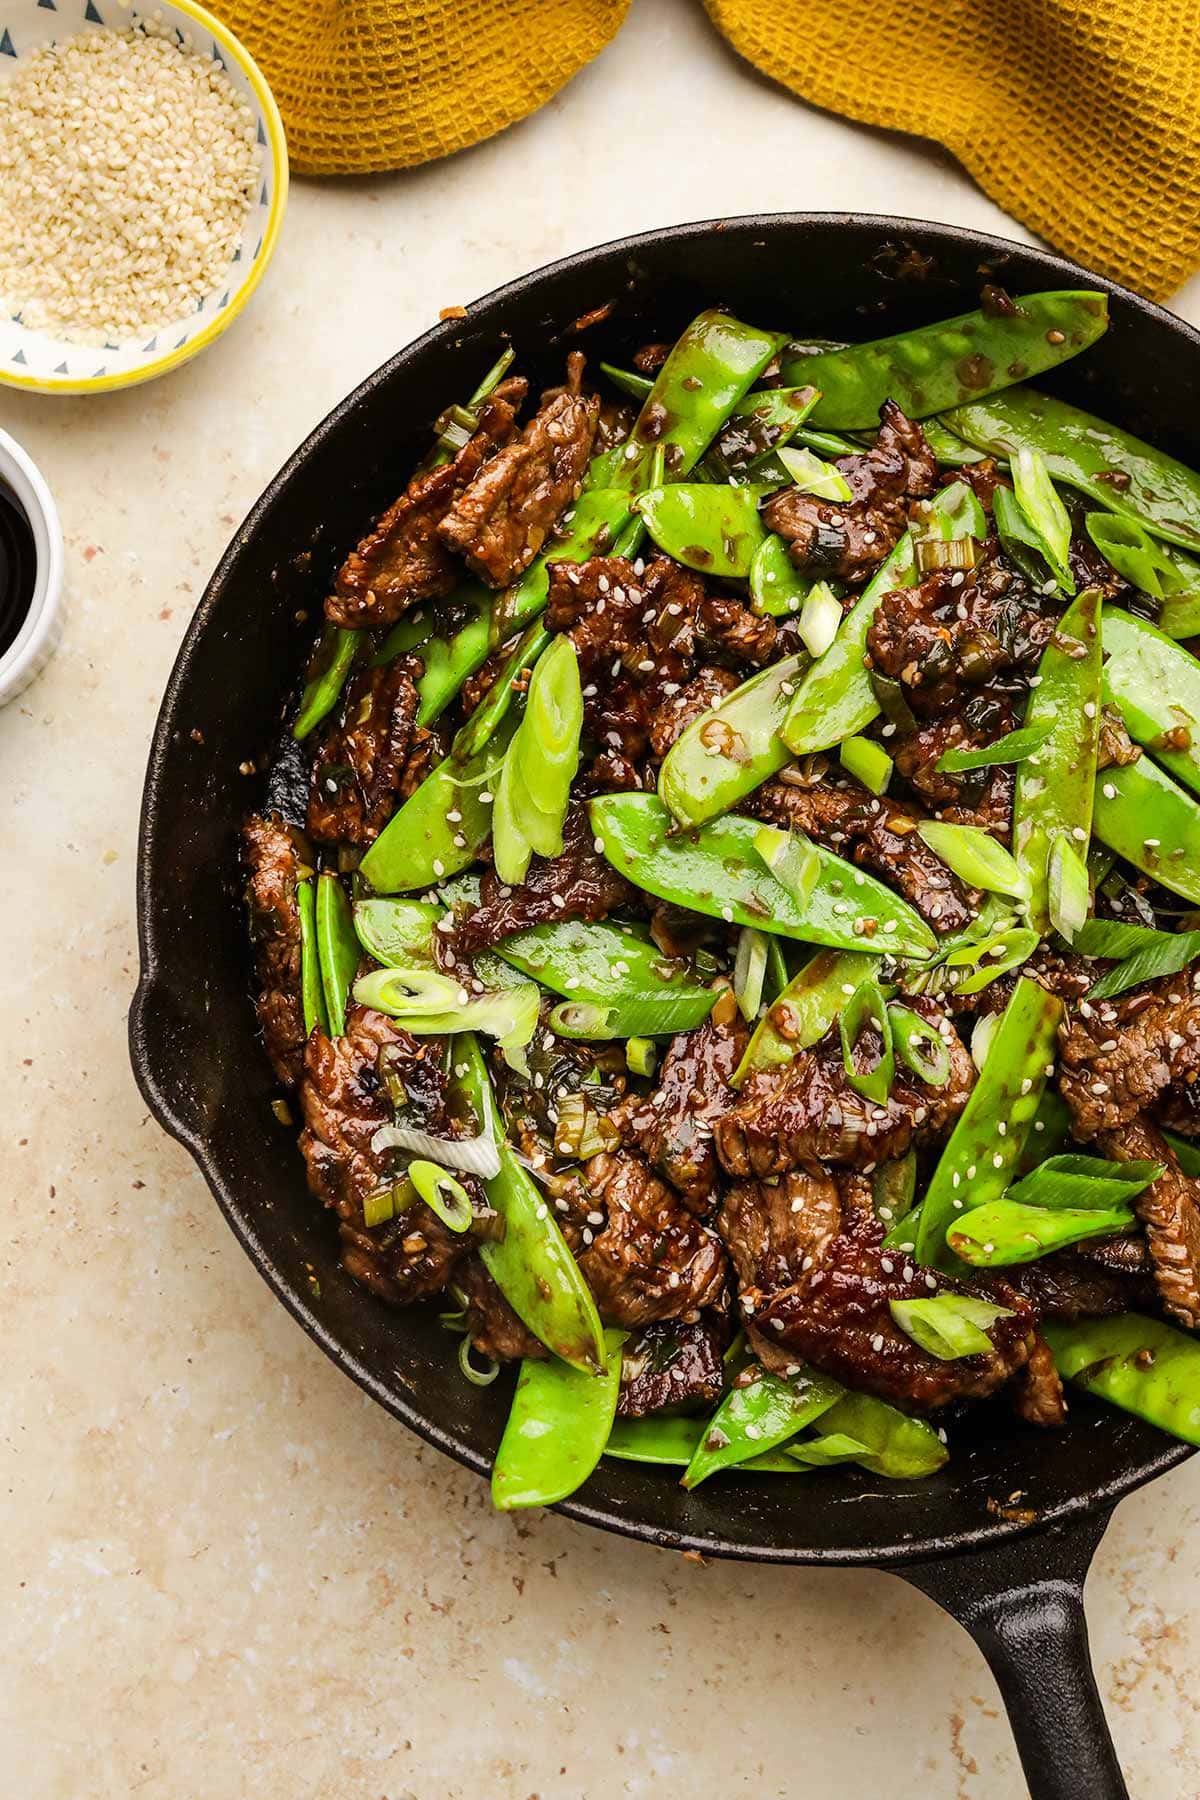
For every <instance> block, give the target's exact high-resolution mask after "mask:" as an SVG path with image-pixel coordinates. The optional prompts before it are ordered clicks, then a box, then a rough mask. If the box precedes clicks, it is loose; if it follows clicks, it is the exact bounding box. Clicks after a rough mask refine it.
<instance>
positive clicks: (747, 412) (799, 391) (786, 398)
mask: <svg viewBox="0 0 1200 1800" xmlns="http://www.w3.org/2000/svg"><path fill="white" fill-rule="evenodd" d="M819 398H820V396H819V395H818V393H817V390H816V389H815V388H811V387H792V388H756V389H755V391H754V392H753V393H752V394H747V395H746V397H745V399H744V400H739V401H738V403H737V405H736V406H735V407H734V408H733V410H732V412H731V413H730V415H729V418H728V419H727V420H726V422H725V425H724V426H723V428H722V430H721V432H720V433H719V435H718V437H717V441H716V443H715V444H714V445H713V447H712V449H711V450H710V451H709V453H708V458H707V459H706V462H707V464H709V465H711V466H712V467H713V468H714V470H715V471H716V472H718V473H719V474H720V476H721V479H722V480H724V481H728V480H729V479H730V477H731V476H734V477H738V478H743V479H744V478H747V477H749V478H751V479H753V471H754V465H755V463H756V462H758V461H759V460H760V459H761V458H762V457H764V456H766V455H767V454H768V452H770V451H772V450H778V449H779V447H780V445H782V444H787V443H790V442H791V440H792V438H793V437H794V436H795V434H796V432H797V431H799V429H800V427H801V426H802V425H803V423H804V421H805V420H806V419H807V418H808V416H809V414H810V413H811V412H812V409H813V407H814V406H815V405H816V404H817V401H818V399H819ZM851 449H857V445H852V446H851ZM839 454H841V452H839Z"/></svg>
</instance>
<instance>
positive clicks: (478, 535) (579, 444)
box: [437, 350, 600, 588]
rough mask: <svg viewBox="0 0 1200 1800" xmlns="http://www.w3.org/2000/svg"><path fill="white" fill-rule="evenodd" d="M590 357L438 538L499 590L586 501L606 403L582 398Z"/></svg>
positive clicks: (493, 464)
mask: <svg viewBox="0 0 1200 1800" xmlns="http://www.w3.org/2000/svg"><path fill="white" fill-rule="evenodd" d="M583 361H584V359H583V356H582V353H581V352H580V351H578V350H573V351H572V352H571V354H570V356H569V357H568V358H567V380H566V385H565V386H564V387H561V388H554V389H551V390H550V391H548V392H547V393H545V394H543V395H542V403H541V405H540V407H539V408H538V410H537V412H536V413H535V415H534V416H533V418H532V419H530V421H529V423H528V425H526V426H525V428H524V430H523V431H522V432H521V434H520V436H519V437H518V438H517V439H516V441H515V442H514V443H511V444H507V445H506V446H505V447H504V449H502V450H500V451H498V452H497V454H496V455H495V456H493V457H492V458H491V460H490V461H489V462H487V463H486V464H484V466H483V468H482V469H480V471H479V473H478V474H477V475H476V476H475V478H474V479H473V480H472V481H471V482H470V483H469V484H468V485H466V486H464V487H461V488H459V489H458V490H457V492H456V493H455V495H454V498H453V500H452V501H451V504H450V507H449V509H448V510H447V511H446V512H445V513H444V515H443V516H442V518H441V520H440V522H439V524H438V527H437V531H438V536H439V538H440V539H441V541H442V543H443V544H448V545H449V546H450V548H451V549H452V550H457V551H458V552H459V553H460V554H461V555H463V556H465V557H466V559H467V562H468V563H469V564H470V566H471V568H472V569H473V570H474V571H475V573H476V574H477V575H478V576H480V578H481V579H482V580H484V581H486V582H488V583H490V585H491V586H492V587H497V588H501V587H507V586H508V584H509V583H510V582H511V581H515V580H516V578H517V576H518V575H520V574H521V573H522V572H523V571H524V570H525V569H527V568H528V567H529V564H530V563H531V562H532V561H533V559H534V557H535V556H536V555H537V553H538V551H539V550H540V549H541V548H542V546H543V545H544V544H545V543H546V541H547V539H548V538H549V537H550V535H551V533H552V532H553V530H554V528H555V526H556V525H557V524H558V521H559V519H560V517H561V515H562V514H563V512H565V510H566V508H567V507H568V506H569V505H570V503H571V501H572V500H575V499H577V498H578V496H579V491H580V488H581V486H582V483H583V477H584V474H585V473H586V470H587V464H588V458H589V456H590V455H591V453H592V444H593V441H594V439H595V436H596V426H597V424H598V422H599V418H600V400H599V396H598V395H595V394H592V395H585V394H584V393H583V392H582V381H583Z"/></svg>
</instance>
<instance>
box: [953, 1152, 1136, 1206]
mask: <svg viewBox="0 0 1200 1800" xmlns="http://www.w3.org/2000/svg"><path fill="white" fill-rule="evenodd" d="M1165 1167H1166V1165H1165V1164H1164V1163H1160V1162H1141V1161H1136V1160H1135V1161H1133V1162H1127V1163H1117V1162H1106V1161H1105V1160H1104V1158H1103V1157H1100V1156H1074V1155H1071V1156H1048V1157H1047V1158H1046V1160H1045V1161H1044V1162H1041V1163H1039V1164H1038V1166H1037V1168H1036V1169H1034V1170H1032V1171H1031V1172H1030V1173H1029V1174H1028V1175H1025V1176H1023V1177H1022V1178H1021V1180H1020V1181H1015V1182H1014V1183H1013V1185H1012V1186H1011V1187H1010V1188H1009V1190H1008V1192H1007V1194H1006V1195H1005V1196H1004V1197H1005V1199H1006V1200H1012V1201H1016V1202H1017V1203H1018V1204H1019V1205H1021V1206H1027V1207H1068V1208H1073V1209H1075V1210H1079V1211H1082V1210H1084V1209H1099V1210H1101V1211H1106V1210H1110V1209H1111V1208H1113V1207H1117V1206H1121V1205H1123V1204H1124V1202H1125V1201H1127V1200H1132V1199H1134V1198H1136V1196H1137V1195H1138V1194H1140V1193H1141V1191H1142V1189H1143V1188H1147V1187H1149V1185H1150V1183H1151V1182H1152V1181H1157V1180H1158V1178H1159V1176H1160V1175H1162V1174H1163V1172H1164V1170H1165ZM972 1216H974V1215H972Z"/></svg>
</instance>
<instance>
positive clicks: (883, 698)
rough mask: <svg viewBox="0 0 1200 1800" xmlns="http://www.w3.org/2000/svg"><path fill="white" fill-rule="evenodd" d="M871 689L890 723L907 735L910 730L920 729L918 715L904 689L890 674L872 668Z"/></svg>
mask: <svg viewBox="0 0 1200 1800" xmlns="http://www.w3.org/2000/svg"><path fill="white" fill-rule="evenodd" d="M871 691H872V693H873V694H874V695H875V698H876V700H877V701H878V703H879V710H880V712H881V713H882V714H883V715H884V717H885V718H886V719H887V721H888V723H889V724H890V725H894V726H895V727H896V730H897V731H902V732H903V733H904V734H905V736H907V735H908V733H909V732H910V731H916V730H918V725H917V716H916V714H915V713H914V712H913V709H912V707H911V706H910V705H909V704H908V700H907V698H906V697H905V693H904V689H903V687H902V686H901V684H900V683H899V682H898V681H895V680H893V678H892V677H891V676H890V675H881V674H880V673H879V670H878V669H872V670H871Z"/></svg>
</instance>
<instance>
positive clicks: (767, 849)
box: [754, 825, 821, 906]
mask: <svg viewBox="0 0 1200 1800" xmlns="http://www.w3.org/2000/svg"><path fill="white" fill-rule="evenodd" d="M754 849H755V853H756V854H757V855H758V856H760V857H761V858H762V860H763V862H764V863H765V864H766V866H767V868H768V869H769V870H770V871H771V873H772V875H773V876H774V877H775V879H776V881H777V882H778V883H779V885H780V887H783V888H786V889H787V891H788V893H789V894H790V895H791V896H792V898H793V900H794V901H795V902H796V904H797V906H804V905H806V904H807V902H808V900H809V899H810V897H811V895H812V891H813V889H814V888H815V887H816V885H817V879H818V877H819V876H820V873H821V859H820V856H819V855H818V853H817V848H816V845H815V844H814V843H813V842H812V839H811V838H809V837H806V836H805V834H804V832H802V831H779V830H778V829H777V828H776V827H775V826H774V825H764V826H763V827H762V829H761V831H759V832H757V833H756V834H755V838H754Z"/></svg>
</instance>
